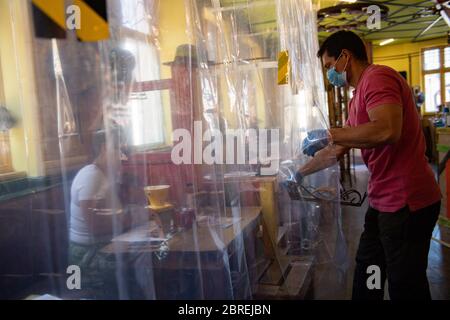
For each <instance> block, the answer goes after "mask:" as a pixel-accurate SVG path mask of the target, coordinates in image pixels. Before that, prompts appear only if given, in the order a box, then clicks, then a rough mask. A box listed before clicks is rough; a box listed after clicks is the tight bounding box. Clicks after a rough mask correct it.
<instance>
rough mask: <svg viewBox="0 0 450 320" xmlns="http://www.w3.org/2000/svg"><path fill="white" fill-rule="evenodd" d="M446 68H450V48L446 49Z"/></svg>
mask: <svg viewBox="0 0 450 320" xmlns="http://www.w3.org/2000/svg"><path fill="white" fill-rule="evenodd" d="M444 56H445V67H446V68H450V47H447V48H445V49H444Z"/></svg>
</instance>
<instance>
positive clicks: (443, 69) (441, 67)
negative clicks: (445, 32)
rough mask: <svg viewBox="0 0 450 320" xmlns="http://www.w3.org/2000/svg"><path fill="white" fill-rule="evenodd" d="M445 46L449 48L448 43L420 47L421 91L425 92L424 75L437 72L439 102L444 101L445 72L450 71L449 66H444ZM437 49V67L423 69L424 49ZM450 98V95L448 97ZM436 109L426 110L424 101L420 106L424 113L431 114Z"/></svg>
mask: <svg viewBox="0 0 450 320" xmlns="http://www.w3.org/2000/svg"><path fill="white" fill-rule="evenodd" d="M445 48H450V45H440V46H433V47H427V48H422V49H421V62H422V68H421V69H422V83H423V91H424V92H425V94H426V87H425V77H426V76H427V75H429V74H439V77H440V91H441V101H440V104H441V105H442V104H445V101H446V98H447V97H446V90H445V74H446V73H447V72H450V67H445ZM434 49H439V68H438V69H434V70H425V51H429V50H434ZM448 98H449V99H450V97H448ZM436 112H437V111H435V112H432V111H427V109H426V105H425V103H424V104H423V106H422V113H423V114H424V115H433V114H435V113H436Z"/></svg>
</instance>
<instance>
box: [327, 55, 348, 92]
mask: <svg viewBox="0 0 450 320" xmlns="http://www.w3.org/2000/svg"><path fill="white" fill-rule="evenodd" d="M341 56H342V53H341V54H340V55H339V57H338V58H337V60H336V63H335V64H334V66H333V67H332V68H330V69H329V70H328V72H327V78H328V81H330V83H331V84H332V85H333V86H335V87H345V86H346V85H347V71H346V69H347V65H348V60H347V63H346V64H345V67H344V71H342V72H337V71H336V64H337V63H338V61H339V59H340V58H341Z"/></svg>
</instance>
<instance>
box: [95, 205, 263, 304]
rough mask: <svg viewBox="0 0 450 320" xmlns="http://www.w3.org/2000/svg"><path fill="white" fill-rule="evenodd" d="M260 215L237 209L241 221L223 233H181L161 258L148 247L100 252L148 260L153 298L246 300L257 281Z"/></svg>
mask: <svg viewBox="0 0 450 320" xmlns="http://www.w3.org/2000/svg"><path fill="white" fill-rule="evenodd" d="M261 210H262V209H261V208H260V207H242V208H240V214H241V220H240V221H239V222H237V223H235V224H234V225H233V226H231V227H228V228H225V229H224V228H222V227H220V226H207V225H204V226H203V225H199V226H196V227H194V228H192V229H190V230H185V231H182V232H180V233H178V234H176V235H175V236H173V237H172V238H171V239H170V240H168V241H167V246H168V247H167V251H166V254H167V255H166V256H165V257H163V258H162V259H158V258H157V257H156V253H157V252H158V251H159V250H160V249H158V248H155V247H152V246H150V245H142V246H141V245H139V246H135V245H133V244H132V243H125V242H112V243H110V244H108V245H107V246H105V247H104V248H103V249H102V250H101V251H102V252H103V253H105V254H124V255H127V254H129V255H134V256H136V257H138V258H139V259H140V260H141V261H146V262H145V263H146V264H147V265H144V266H142V267H143V268H148V269H151V270H152V274H153V279H152V281H154V287H155V291H156V294H157V297H156V298H157V299H202V298H205V299H206V298H207V299H233V298H234V299H236V298H242V299H244V298H250V296H249V294H250V293H251V291H252V289H253V288H252V287H253V286H255V285H256V283H257V281H258V279H257V275H256V274H257V270H256V269H257V266H256V264H257V263H258V261H257V256H258V253H257V250H256V247H257V245H256V242H257V232H258V229H259V225H260V216H261ZM227 215H228V216H230V215H231V209H228V212H227ZM242 261H246V263H244V264H243V263H242ZM148 264H150V265H148ZM139 267H141V266H139ZM132 268H136V266H135V265H134V266H132ZM134 271H135V270H134ZM233 277H237V278H238V279H234V278H233ZM232 279H233V280H232Z"/></svg>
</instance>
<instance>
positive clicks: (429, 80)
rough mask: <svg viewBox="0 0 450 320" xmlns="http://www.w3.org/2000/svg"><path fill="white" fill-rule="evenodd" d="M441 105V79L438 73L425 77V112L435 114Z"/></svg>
mask: <svg viewBox="0 0 450 320" xmlns="http://www.w3.org/2000/svg"><path fill="white" fill-rule="evenodd" d="M440 104H441V79H440V74H439V73H433V74H427V75H425V111H426V112H436V111H437V110H438V108H437V107H438V106H439V105H440Z"/></svg>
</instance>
